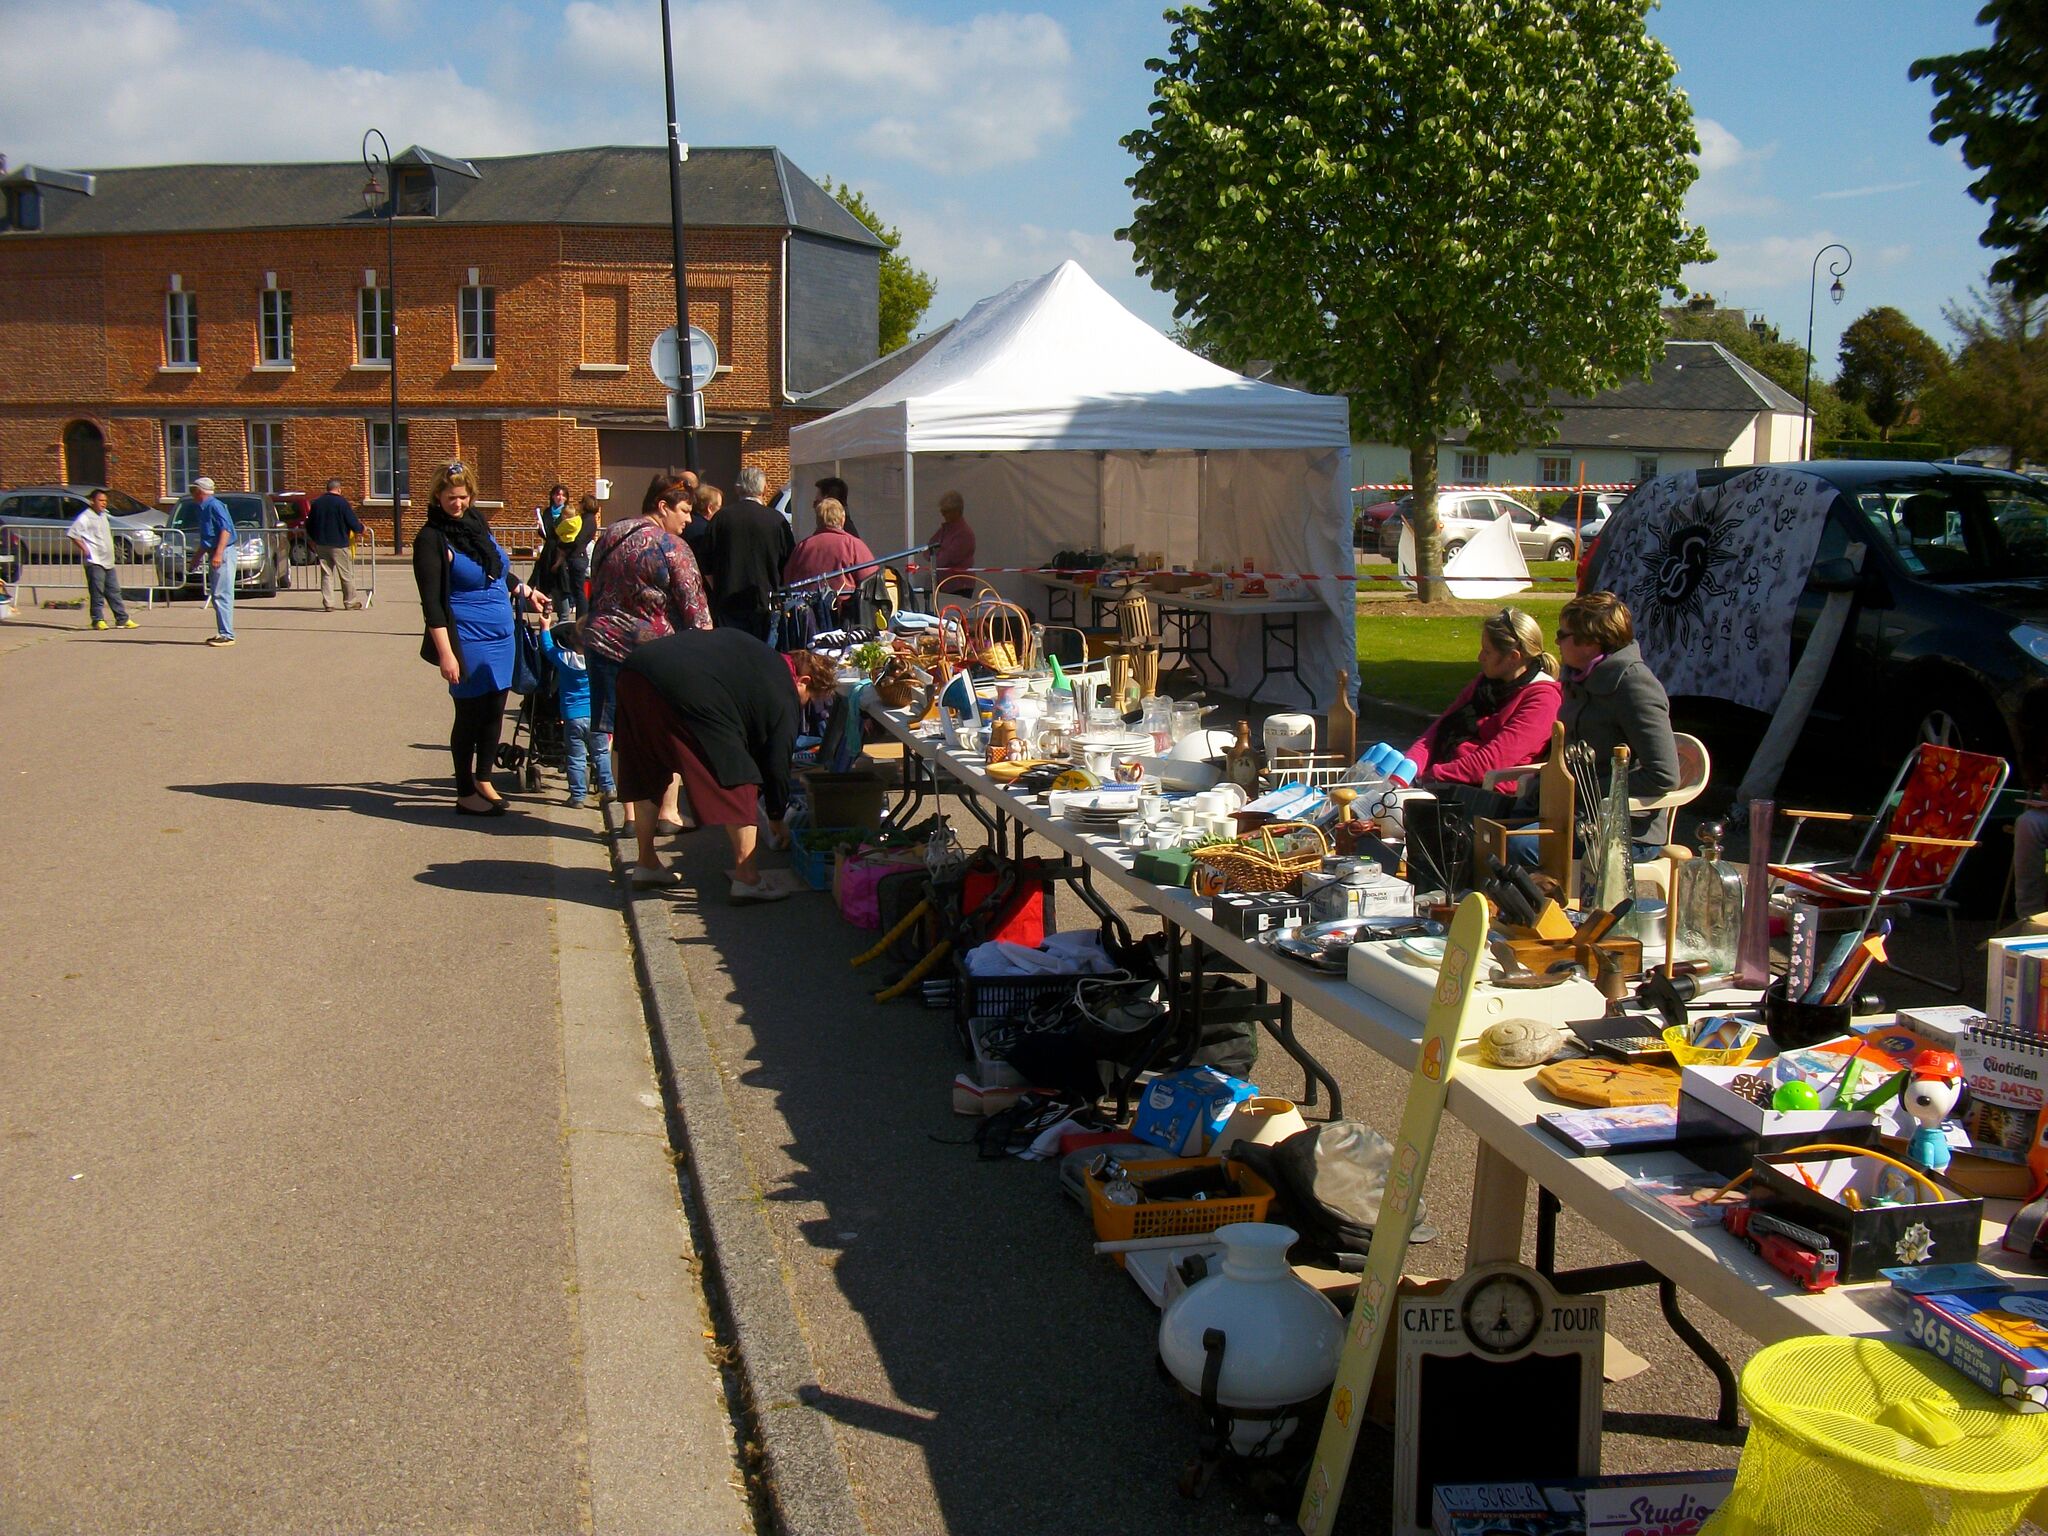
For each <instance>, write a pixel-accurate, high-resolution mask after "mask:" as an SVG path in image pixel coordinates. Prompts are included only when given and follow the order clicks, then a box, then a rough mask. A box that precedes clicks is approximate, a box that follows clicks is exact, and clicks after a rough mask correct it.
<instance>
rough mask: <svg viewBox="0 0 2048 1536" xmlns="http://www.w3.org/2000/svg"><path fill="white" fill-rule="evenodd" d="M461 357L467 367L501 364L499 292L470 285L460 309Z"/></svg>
mask: <svg viewBox="0 0 2048 1536" xmlns="http://www.w3.org/2000/svg"><path fill="white" fill-rule="evenodd" d="M455 313H456V330H457V332H458V341H459V344H460V353H459V357H460V360H461V361H462V362H465V363H495V362H496V361H497V360H498V290H497V289H495V288H484V287H481V286H479V285H477V284H474V283H472V284H470V285H469V286H468V287H467V288H464V289H463V290H462V294H461V301H460V302H459V303H458V304H457V305H456V309H455Z"/></svg>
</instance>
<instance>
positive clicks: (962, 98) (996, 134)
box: [563, 0, 1078, 172]
mask: <svg viewBox="0 0 2048 1536" xmlns="http://www.w3.org/2000/svg"><path fill="white" fill-rule="evenodd" d="M673 16H674V22H675V32H676V57H677V59H678V61H679V70H678V73H679V75H680V76H681V84H682V87H683V89H684V90H685V91H686V92H688V93H689V95H690V96H691V98H692V102H693V105H694V104H701V105H702V106H703V107H707V108H710V109H712V110H715V111H717V112H718V113H720V114H721V115H722V116H723V117H724V118H725V119H726V120H728V121H729V120H730V119H731V118H733V117H735V116H737V117H739V118H741V119H743V120H744V119H746V118H748V117H754V118H755V119H756V120H758V121H760V122H762V123H765V124H767V125H769V126H770V129H771V136H772V125H773V124H774V122H775V121H776V120H777V119H778V118H780V117H783V116H789V117H795V118H797V119H798V120H800V121H803V122H806V123H843V124H845V125H846V127H847V130H848V131H849V133H850V134H851V135H852V136H853V137H854V138H855V139H856V140H857V141H858V142H859V143H860V144H862V145H863V147H865V148H867V149H868V150H870V151H872V152H874V153H876V154H880V155H887V156H889V157H891V158H894V159H900V160H905V161H908V162H910V163H912V164H914V165H920V166H923V167H925V168H926V169H928V170H933V171H939V172H956V171H979V170H987V169H989V168H991V167H993V166H998V165H1008V164H1015V163H1017V162H1019V161H1024V160H1030V159H1032V158H1033V157H1035V156H1036V155H1038V154H1039V153H1040V152H1041V151H1042V150H1043V148H1044V147H1045V144H1046V142H1047V141H1048V140H1050V139H1052V138H1056V137H1057V136H1058V135H1059V134H1061V133H1063V132H1064V131H1065V130H1066V129H1067V128H1068V127H1069V126H1070V125H1071V124H1072V123H1073V121H1074V119H1075V117H1076V115H1077V112H1078V108H1077V107H1076V105H1075V102H1074V99H1073V92H1072V88H1071V86H1070V85H1069V83H1068V76H1069V74H1070V72H1071V69H1072V65H1073V53H1072V50H1071V48H1069V46H1068V43H1067V35H1066V33H1065V31H1064V30H1063V29H1062V28H1061V27H1060V25H1059V23H1058V22H1056V21H1054V20H1053V19H1052V18H1051V17H1049V16H1046V15H1043V14H1039V13H1031V14H1010V13H1002V12H995V13H985V14H982V15H976V16H970V17H969V18H968V19H966V20H964V21H959V22H952V23H944V24H936V23H931V22H925V21H920V20H916V19H913V18H910V17H906V16H902V15H899V14H898V13H897V12H896V11H894V10H892V9H890V7H889V6H887V5H885V4H882V3H879V0H682V3H681V4H680V5H678V6H676V7H675V8H674V11H673ZM563 28H564V53H565V55H566V56H567V58H568V60H569V61H570V62H571V63H572V64H574V65H575V66H577V67H578V68H579V69H580V70H582V71H584V72H587V73H588V74H590V75H592V76H594V77H599V78H610V79H616V78H618V77H619V76H620V75H622V74H623V75H625V76H627V77H629V78H632V79H636V80H646V79H652V80H655V81H659V79H660V78H661V48H660V26H659V22H658V20H657V19H656V13H655V8H654V6H653V5H651V4H649V3H647V0H573V3H571V4H570V5H569V6H568V8H567V9H566V10H565V11H564V12H563ZM721 137H723V138H728V139H729V138H730V137H731V134H730V132H729V131H726V130H722V131H721Z"/></svg>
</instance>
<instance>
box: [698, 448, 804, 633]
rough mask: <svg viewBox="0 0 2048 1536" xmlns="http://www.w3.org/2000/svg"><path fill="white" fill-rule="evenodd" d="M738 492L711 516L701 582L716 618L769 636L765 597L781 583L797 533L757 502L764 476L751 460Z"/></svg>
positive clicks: (735, 486)
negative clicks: (708, 589) (752, 464)
mask: <svg viewBox="0 0 2048 1536" xmlns="http://www.w3.org/2000/svg"><path fill="white" fill-rule="evenodd" d="M733 489H734V490H735V491H736V492H738V494H737V495H736V496H735V497H734V499H733V500H732V502H731V504H730V505H728V506H725V507H722V508H720V510H719V513H718V516H716V517H715V518H713V519H712V520H711V534H710V537H709V538H708V539H706V540H705V542H704V544H703V546H702V552H703V559H702V564H703V568H704V582H705V585H706V586H708V587H709V588H710V589H711V617H712V620H713V622H714V623H717V624H720V625H723V626H726V627H728V628H732V629H743V630H745V631H746V632H747V633H748V634H750V635H752V636H754V637H755V638H756V639H758V640H766V639H767V638H768V600H769V598H770V596H771V595H772V594H773V593H774V591H775V589H776V587H778V586H780V585H781V583H782V568H783V567H784V566H785V565H787V564H788V563H789V553H790V551H791V550H793V549H795V548H796V536H795V535H794V534H792V533H791V532H790V530H789V524H788V523H787V522H786V521H784V520H783V517H782V515H781V514H780V513H778V512H776V511H773V510H772V509H770V508H769V507H767V506H764V505H763V504H762V502H761V497H762V496H763V495H764V494H766V492H767V490H768V477H767V476H766V475H765V474H763V473H762V472H761V471H760V470H758V469H754V468H752V467H751V466H750V467H748V468H746V469H743V470H741V471H740V473H739V478H738V479H737V480H735V481H734V482H733Z"/></svg>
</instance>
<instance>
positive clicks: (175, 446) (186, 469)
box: [164, 294, 199, 496]
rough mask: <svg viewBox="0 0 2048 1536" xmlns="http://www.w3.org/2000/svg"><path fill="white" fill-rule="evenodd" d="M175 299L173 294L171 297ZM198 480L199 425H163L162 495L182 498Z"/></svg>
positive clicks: (189, 423)
mask: <svg viewBox="0 0 2048 1536" xmlns="http://www.w3.org/2000/svg"><path fill="white" fill-rule="evenodd" d="M172 297H173V298H175V297H176V295H175V294H173V295H172ZM198 478H199V423H198V422H196V421H167V422H165V423H164V494H165V495H166V496H182V495H184V494H185V492H186V491H188V490H190V489H191V487H192V482H193V481H194V480H197V479H198Z"/></svg>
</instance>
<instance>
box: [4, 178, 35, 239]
mask: <svg viewBox="0 0 2048 1536" xmlns="http://www.w3.org/2000/svg"><path fill="white" fill-rule="evenodd" d="M7 227H8V228H9V229H41V228H42V227H43V194H42V193H41V192H40V191H38V190H37V189H36V188H34V187H9V188H8V189H7Z"/></svg>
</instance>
